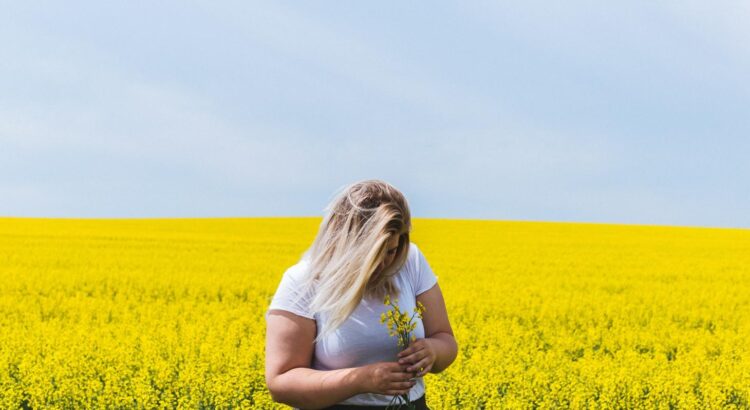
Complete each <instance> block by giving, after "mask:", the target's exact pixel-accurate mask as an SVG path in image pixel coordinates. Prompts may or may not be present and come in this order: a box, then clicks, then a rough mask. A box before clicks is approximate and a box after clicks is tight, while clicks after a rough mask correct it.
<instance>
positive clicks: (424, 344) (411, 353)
mask: <svg viewBox="0 0 750 410" xmlns="http://www.w3.org/2000/svg"><path fill="white" fill-rule="evenodd" d="M398 358H399V360H398V362H399V363H402V364H406V363H410V364H411V366H410V367H409V368H407V369H406V371H407V372H416V375H415V376H414V377H422V376H424V375H425V374H427V373H428V372H429V371H430V370H431V369H432V365H433V364H434V363H435V359H437V353H436V352H435V348H434V347H433V345H432V341H431V340H430V339H417V340H415V341H413V342H411V344H410V345H409V347H407V348H406V349H404V350H403V351H401V352H400V353H399V354H398Z"/></svg>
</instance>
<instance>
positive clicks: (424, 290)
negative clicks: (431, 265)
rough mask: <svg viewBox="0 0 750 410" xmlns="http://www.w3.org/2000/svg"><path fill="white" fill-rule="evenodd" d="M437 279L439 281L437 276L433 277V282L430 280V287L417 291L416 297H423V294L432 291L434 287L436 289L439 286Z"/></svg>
mask: <svg viewBox="0 0 750 410" xmlns="http://www.w3.org/2000/svg"><path fill="white" fill-rule="evenodd" d="M437 279H438V278H437V276H433V277H432V280H430V282H429V285H428V286H425V287H424V288H423V289H419V290H417V291H416V292H415V293H414V295H415V296H419V295H421V294H423V293H425V292H427V291H428V290H430V289H432V288H433V287H435V285H436V284H437Z"/></svg>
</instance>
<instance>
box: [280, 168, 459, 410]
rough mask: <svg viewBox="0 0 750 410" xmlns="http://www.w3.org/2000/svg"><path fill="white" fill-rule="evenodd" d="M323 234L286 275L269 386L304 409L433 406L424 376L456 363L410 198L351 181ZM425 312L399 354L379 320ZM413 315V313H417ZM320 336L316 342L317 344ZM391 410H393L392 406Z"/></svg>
mask: <svg viewBox="0 0 750 410" xmlns="http://www.w3.org/2000/svg"><path fill="white" fill-rule="evenodd" d="M325 210H326V216H325V218H324V219H323V222H322V223H321V225H320V228H319V231H318V234H317V236H316V238H315V240H314V242H313V244H312V245H311V246H310V248H309V249H308V250H307V251H305V252H304V253H303V255H302V258H301V259H300V261H299V262H298V263H296V264H295V265H293V266H292V267H290V268H288V269H287V270H286V271H285V272H284V275H283V277H282V279H281V283H280V284H279V286H278V288H277V290H276V293H275V295H274V297H273V299H272V301H271V304H270V306H269V309H268V312H267V313H266V324H267V328H266V385H267V387H268V390H269V391H270V393H271V397H272V398H273V400H274V401H276V402H279V403H284V404H288V405H290V406H293V407H296V408H301V409H339V410H340V409H368V408H372V409H378V408H380V409H385V407H386V406H387V405H388V404H389V403H398V401H396V402H393V401H392V399H393V398H394V395H402V394H408V395H409V400H410V401H412V402H413V403H415V404H416V405H417V408H418V409H427V406H426V404H425V396H424V392H425V386H424V380H423V379H422V377H423V376H424V375H425V374H427V373H428V372H430V373H439V372H441V371H443V370H445V368H447V367H448V366H449V365H450V364H451V363H453V360H455V358H456V354H457V351H458V346H457V344H456V340H455V338H454V337H453V331H452V329H451V325H450V322H449V321H448V314H447V312H446V308H445V302H444V300H443V295H442V293H441V291H440V287H439V285H438V284H437V277H436V276H435V274H434V273H433V272H432V270H431V269H430V266H429V264H428V263H427V260H426V259H425V257H424V255H423V254H422V253H421V251H420V249H419V248H417V246H416V245H415V244H413V243H411V242H410V240H409V232H410V231H411V217H410V212H409V207H408V204H407V202H406V199H405V198H404V196H403V194H402V193H401V192H400V191H399V190H397V189H396V188H395V187H393V186H392V185H390V184H388V183H386V182H384V181H381V180H365V181H360V182H357V183H354V184H352V185H350V186H348V187H346V188H345V189H344V190H343V191H342V192H340V193H339V194H338V195H336V197H335V198H334V200H333V201H331V203H330V204H329V205H328V206H327V207H326V209H325ZM386 294H387V295H389V296H390V298H391V300H393V299H398V304H399V307H400V309H401V310H402V311H407V312H413V311H414V308H415V307H416V303H417V302H421V303H422V305H424V308H425V311H424V313H423V314H422V319H420V318H419V317H418V316H416V315H415V316H414V319H413V320H414V322H415V323H416V324H417V326H416V328H415V329H414V331H412V335H415V336H416V338H417V339H416V340H415V341H413V342H412V343H411V344H410V345H409V347H408V348H407V349H405V350H404V351H403V352H401V348H400V347H399V346H398V344H397V340H396V338H395V337H391V336H390V335H389V334H388V329H387V328H386V326H385V325H384V324H382V323H381V322H380V315H381V313H383V312H386V311H387V310H389V309H390V307H389V306H386V305H384V303H383V301H384V299H385V295H386ZM410 316H411V313H410ZM316 335H317V337H316ZM391 408H393V407H391Z"/></svg>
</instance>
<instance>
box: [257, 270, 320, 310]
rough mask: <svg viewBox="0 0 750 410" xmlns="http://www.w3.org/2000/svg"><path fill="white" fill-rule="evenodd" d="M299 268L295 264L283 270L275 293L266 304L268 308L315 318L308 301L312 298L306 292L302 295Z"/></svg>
mask: <svg viewBox="0 0 750 410" xmlns="http://www.w3.org/2000/svg"><path fill="white" fill-rule="evenodd" d="M299 268H300V266H299V265H295V266H292V267H290V268H289V269H287V270H286V272H284V275H283V276H282V277H281V282H280V283H279V286H278V288H277V289H276V293H275V294H274V295H273V298H272V299H271V304H270V305H269V306H268V310H271V309H280V310H286V311H288V312H292V313H294V314H296V315H299V316H302V317H306V318H308V319H315V315H314V314H312V313H311V312H310V309H309V305H310V301H311V300H312V297H311V294H310V293H309V292H308V293H307V294H305V295H302V289H301V287H300V276H299V273H300V272H299ZM266 319H268V311H266Z"/></svg>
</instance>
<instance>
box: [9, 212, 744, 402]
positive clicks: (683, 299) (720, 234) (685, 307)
mask: <svg viewBox="0 0 750 410" xmlns="http://www.w3.org/2000/svg"><path fill="white" fill-rule="evenodd" d="M320 221H321V219H320V218H207V219H140V220H136V219H120V220H116V219H112V220H94V219H43V218H0V408H3V409H5V408H19V407H20V408H149V409H150V408H174V407H184V408H274V407H278V408H284V406H279V405H276V404H274V403H273V402H272V401H271V398H270V396H269V394H268V392H267V390H266V389H265V382H264V376H263V375H264V357H263V355H264V343H265V335H264V330H265V322H264V318H263V314H264V313H265V310H266V308H267V306H268V303H269V302H270V298H271V296H272V295H273V292H274V291H275V290H276V286H277V285H278V281H279V279H280V278H281V275H282V273H283V272H284V270H285V269H286V268H287V267H289V266H291V265H292V264H294V263H295V262H296V261H297V259H298V258H299V256H300V255H301V253H302V252H303V251H304V250H305V249H306V248H307V246H308V245H309V244H310V243H311V242H312V240H313V238H314V235H315V233H316V231H317V228H318V225H319V223H320ZM411 240H412V242H415V243H417V244H418V245H419V246H420V249H421V250H422V251H423V253H424V254H425V256H426V257H427V260H428V262H429V263H430V265H431V266H432V268H433V270H434V271H435V273H436V275H437V276H438V277H439V283H440V287H441V289H442V290H443V294H444V296H445V299H446V304H447V307H448V313H449V316H450V319H451V323H452V325H453V328H454V331H455V333H456V339H457V340H458V344H459V354H458V357H457V359H456V361H455V362H454V363H453V365H452V366H451V367H450V368H448V369H447V370H446V371H444V372H443V373H440V374H430V375H428V376H426V377H425V383H426V386H427V393H426V396H427V403H428V405H429V406H430V407H431V408H433V409H441V408H446V409H447V408H457V407H464V408H488V409H489V408H566V407H572V408H587V407H588V408H664V409H668V408H689V409H692V408H749V407H750V230H742V229H708V228H682V227H660V226H636V225H605V224H579V223H541V222H509V221H479V220H463V221H460V220H432V219H419V218H415V219H414V220H413V231H412V237H411ZM373 326H382V325H381V324H379V323H374V324H373Z"/></svg>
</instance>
